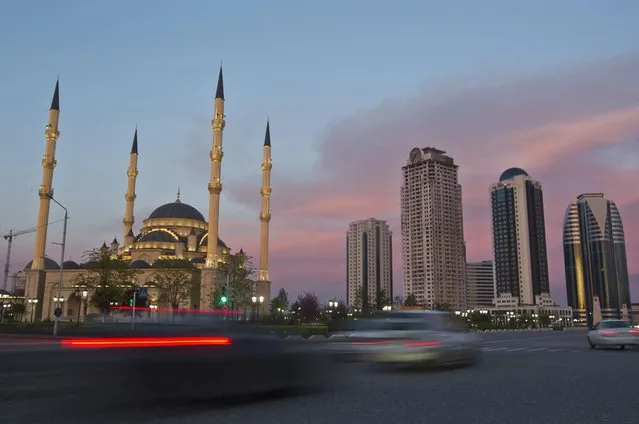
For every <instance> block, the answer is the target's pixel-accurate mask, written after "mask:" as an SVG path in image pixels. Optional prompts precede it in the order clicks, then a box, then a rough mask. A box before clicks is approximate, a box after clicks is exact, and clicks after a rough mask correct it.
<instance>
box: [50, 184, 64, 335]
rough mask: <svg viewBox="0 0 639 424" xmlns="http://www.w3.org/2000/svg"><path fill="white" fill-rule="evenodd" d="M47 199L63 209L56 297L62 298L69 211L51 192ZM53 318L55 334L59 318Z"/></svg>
mask: <svg viewBox="0 0 639 424" xmlns="http://www.w3.org/2000/svg"><path fill="white" fill-rule="evenodd" d="M49 199H51V200H52V201H53V203H55V204H56V205H58V206H60V207H61V208H62V209H64V226H63V228H62V243H60V246H61V247H62V249H61V252H60V276H59V278H58V299H61V298H62V275H63V274H62V269H63V266H62V264H63V263H64V248H65V247H66V244H67V221H68V220H69V211H68V210H67V208H65V207H64V206H63V205H62V203H60V202H58V201H57V200H55V199H54V198H53V196H52V195H51V194H49ZM56 303H57V302H56ZM56 307H57V306H56ZM55 315H57V314H55ZM54 318H55V321H53V335H54V336H56V335H57V334H58V322H59V321H60V319H59V318H58V317H57V316H54Z"/></svg>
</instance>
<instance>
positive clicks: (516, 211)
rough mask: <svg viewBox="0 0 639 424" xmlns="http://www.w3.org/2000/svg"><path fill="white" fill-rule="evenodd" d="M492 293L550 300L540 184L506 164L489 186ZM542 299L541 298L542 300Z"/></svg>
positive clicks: (525, 301)
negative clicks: (504, 169) (505, 168)
mask: <svg viewBox="0 0 639 424" xmlns="http://www.w3.org/2000/svg"><path fill="white" fill-rule="evenodd" d="M490 203H491V210H492V220H491V222H492V239H493V257H494V270H495V271H494V278H495V295H496V296H497V297H499V296H503V295H510V296H512V297H513V298H514V299H515V300H516V301H517V303H518V304H519V305H538V304H540V303H548V302H549V301H550V287H549V281H548V254H547V252H546V224H545V220H544V198H543V191H542V187H541V184H540V183H539V182H538V181H535V180H533V179H532V178H530V176H529V175H528V174H527V173H526V171H524V170H523V169H521V168H510V169H507V170H506V171H504V172H503V173H502V174H501V176H500V177H499V182H497V183H495V184H492V185H491V187H490ZM542 299H543V301H542Z"/></svg>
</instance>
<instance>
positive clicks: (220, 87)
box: [202, 66, 225, 308]
mask: <svg viewBox="0 0 639 424" xmlns="http://www.w3.org/2000/svg"><path fill="white" fill-rule="evenodd" d="M212 125H213V148H212V149H211V180H210V182H209V235H208V243H207V248H206V265H205V267H206V268H216V267H217V260H218V258H217V238H218V229H219V219H220V193H221V192H222V157H223V156H224V154H223V152H222V132H223V131H224V125H225V121H224V80H223V77H222V67H221V66H220V74H219V76H218V79H217V90H216V92H215V109H214V112H213V121H212ZM202 306H203V307H206V308H208V307H209V306H208V305H202Z"/></svg>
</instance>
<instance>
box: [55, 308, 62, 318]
mask: <svg viewBox="0 0 639 424" xmlns="http://www.w3.org/2000/svg"><path fill="white" fill-rule="evenodd" d="M53 315H54V316H55V317H56V318H60V317H61V316H62V308H55V310H54V311H53Z"/></svg>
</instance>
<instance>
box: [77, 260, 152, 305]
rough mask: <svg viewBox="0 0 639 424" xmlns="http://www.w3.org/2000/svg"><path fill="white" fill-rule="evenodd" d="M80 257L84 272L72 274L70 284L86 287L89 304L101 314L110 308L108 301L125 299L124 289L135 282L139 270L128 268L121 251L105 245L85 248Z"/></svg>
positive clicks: (118, 301) (132, 285)
mask: <svg viewBox="0 0 639 424" xmlns="http://www.w3.org/2000/svg"><path fill="white" fill-rule="evenodd" d="M83 258H84V262H85V263H84V267H85V269H86V272H83V273H81V274H78V275H77V276H75V277H74V278H73V280H72V284H73V285H75V286H80V287H86V288H87V289H89V290H90V292H91V298H90V299H89V301H90V302H91V304H92V305H94V306H95V307H97V308H98V309H99V310H100V312H102V313H103V314H104V313H108V312H109V311H110V309H111V306H112V305H111V303H112V302H113V303H114V304H117V305H121V304H123V303H126V302H127V299H126V289H127V288H131V287H134V286H135V278H136V276H137V275H138V273H139V271H137V270H134V269H130V268H129V263H128V262H127V261H125V260H123V259H122V256H121V255H119V254H117V253H114V252H113V251H112V250H109V249H105V248H100V249H93V250H88V251H86V252H85V253H84V256H83Z"/></svg>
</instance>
